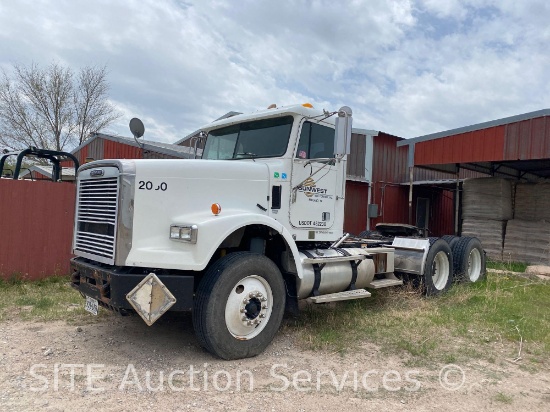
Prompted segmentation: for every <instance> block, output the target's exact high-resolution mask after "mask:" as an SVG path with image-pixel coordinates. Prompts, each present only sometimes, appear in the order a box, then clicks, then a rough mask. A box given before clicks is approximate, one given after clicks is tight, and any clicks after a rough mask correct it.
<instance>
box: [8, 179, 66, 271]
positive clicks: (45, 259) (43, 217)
mask: <svg viewBox="0 0 550 412" xmlns="http://www.w3.org/2000/svg"><path fill="white" fill-rule="evenodd" d="M8 194H9V195H8ZM75 196H76V186H75V185H74V184H71V183H54V182H46V181H35V182H33V181H24V180H9V179H0V216H2V235H1V236H0V276H1V277H2V278H3V279H9V278H10V277H12V276H23V277H25V278H28V279H38V278H43V277H47V276H50V275H52V274H56V273H57V274H62V275H65V274H68V273H69V260H70V258H71V239H72V232H73V224H72V222H73V220H74V206H75Z"/></svg>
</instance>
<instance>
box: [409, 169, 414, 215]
mask: <svg viewBox="0 0 550 412" xmlns="http://www.w3.org/2000/svg"><path fill="white" fill-rule="evenodd" d="M413 171H414V166H409V225H412V215H413V208H412V204H413V179H414V173H413Z"/></svg>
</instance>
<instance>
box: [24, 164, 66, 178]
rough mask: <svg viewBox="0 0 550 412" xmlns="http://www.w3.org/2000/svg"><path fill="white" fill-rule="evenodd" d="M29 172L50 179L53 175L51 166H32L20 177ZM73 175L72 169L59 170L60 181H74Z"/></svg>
mask: <svg viewBox="0 0 550 412" xmlns="http://www.w3.org/2000/svg"><path fill="white" fill-rule="evenodd" d="M31 172H37V173H40V174H42V175H44V176H48V177H49V178H50V179H51V177H52V175H53V166H44V165H32V166H30V167H28V168H27V170H25V171H24V172H22V173H21V177H24V176H27V175H28V174H30V173H31ZM74 178H75V173H74V167H63V168H62V170H61V180H74Z"/></svg>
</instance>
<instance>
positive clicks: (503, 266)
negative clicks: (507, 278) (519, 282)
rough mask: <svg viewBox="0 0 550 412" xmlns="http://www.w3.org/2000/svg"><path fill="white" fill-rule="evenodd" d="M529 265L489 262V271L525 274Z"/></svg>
mask: <svg viewBox="0 0 550 412" xmlns="http://www.w3.org/2000/svg"><path fill="white" fill-rule="evenodd" d="M527 266H528V264H527V263H524V262H499V261H492V260H488V261H487V269H496V270H503V271H506V272H519V273H524V272H525V270H526V269H527Z"/></svg>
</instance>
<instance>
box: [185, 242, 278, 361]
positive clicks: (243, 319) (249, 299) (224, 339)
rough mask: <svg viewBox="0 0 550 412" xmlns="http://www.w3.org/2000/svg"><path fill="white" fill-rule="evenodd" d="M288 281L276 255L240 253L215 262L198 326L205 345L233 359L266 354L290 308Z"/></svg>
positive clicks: (197, 312)
mask: <svg viewBox="0 0 550 412" xmlns="http://www.w3.org/2000/svg"><path fill="white" fill-rule="evenodd" d="M285 297H286V291H285V284H284V280H283V277H282V275H281V272H280V271H279V269H278V268H277V266H276V265H275V263H273V262H272V261H271V260H270V259H268V258H267V257H265V256H263V255H259V254H256V253H251V252H237V253H231V254H229V255H227V256H224V257H223V258H221V259H220V260H218V261H217V262H216V263H214V264H213V265H212V266H211V267H210V268H209V269H208V270H207V271H206V273H205V275H204V277H203V279H202V280H201V282H200V284H199V287H198V289H197V293H196V295H195V303H194V307H193V326H194V329H195V333H196V335H197V338H198V340H199V342H200V344H201V346H203V347H204V348H205V349H207V350H208V351H209V352H211V353H212V354H214V355H216V356H219V357H220V358H223V359H227V360H231V359H241V358H248V357H252V356H256V355H258V354H260V353H261V352H263V351H264V350H265V348H266V347H267V346H268V345H269V343H270V342H271V341H272V340H273V338H274V336H275V334H276V333H277V331H278V329H279V327H280V325H281V322H282V319H283V314H284V309H285Z"/></svg>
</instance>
